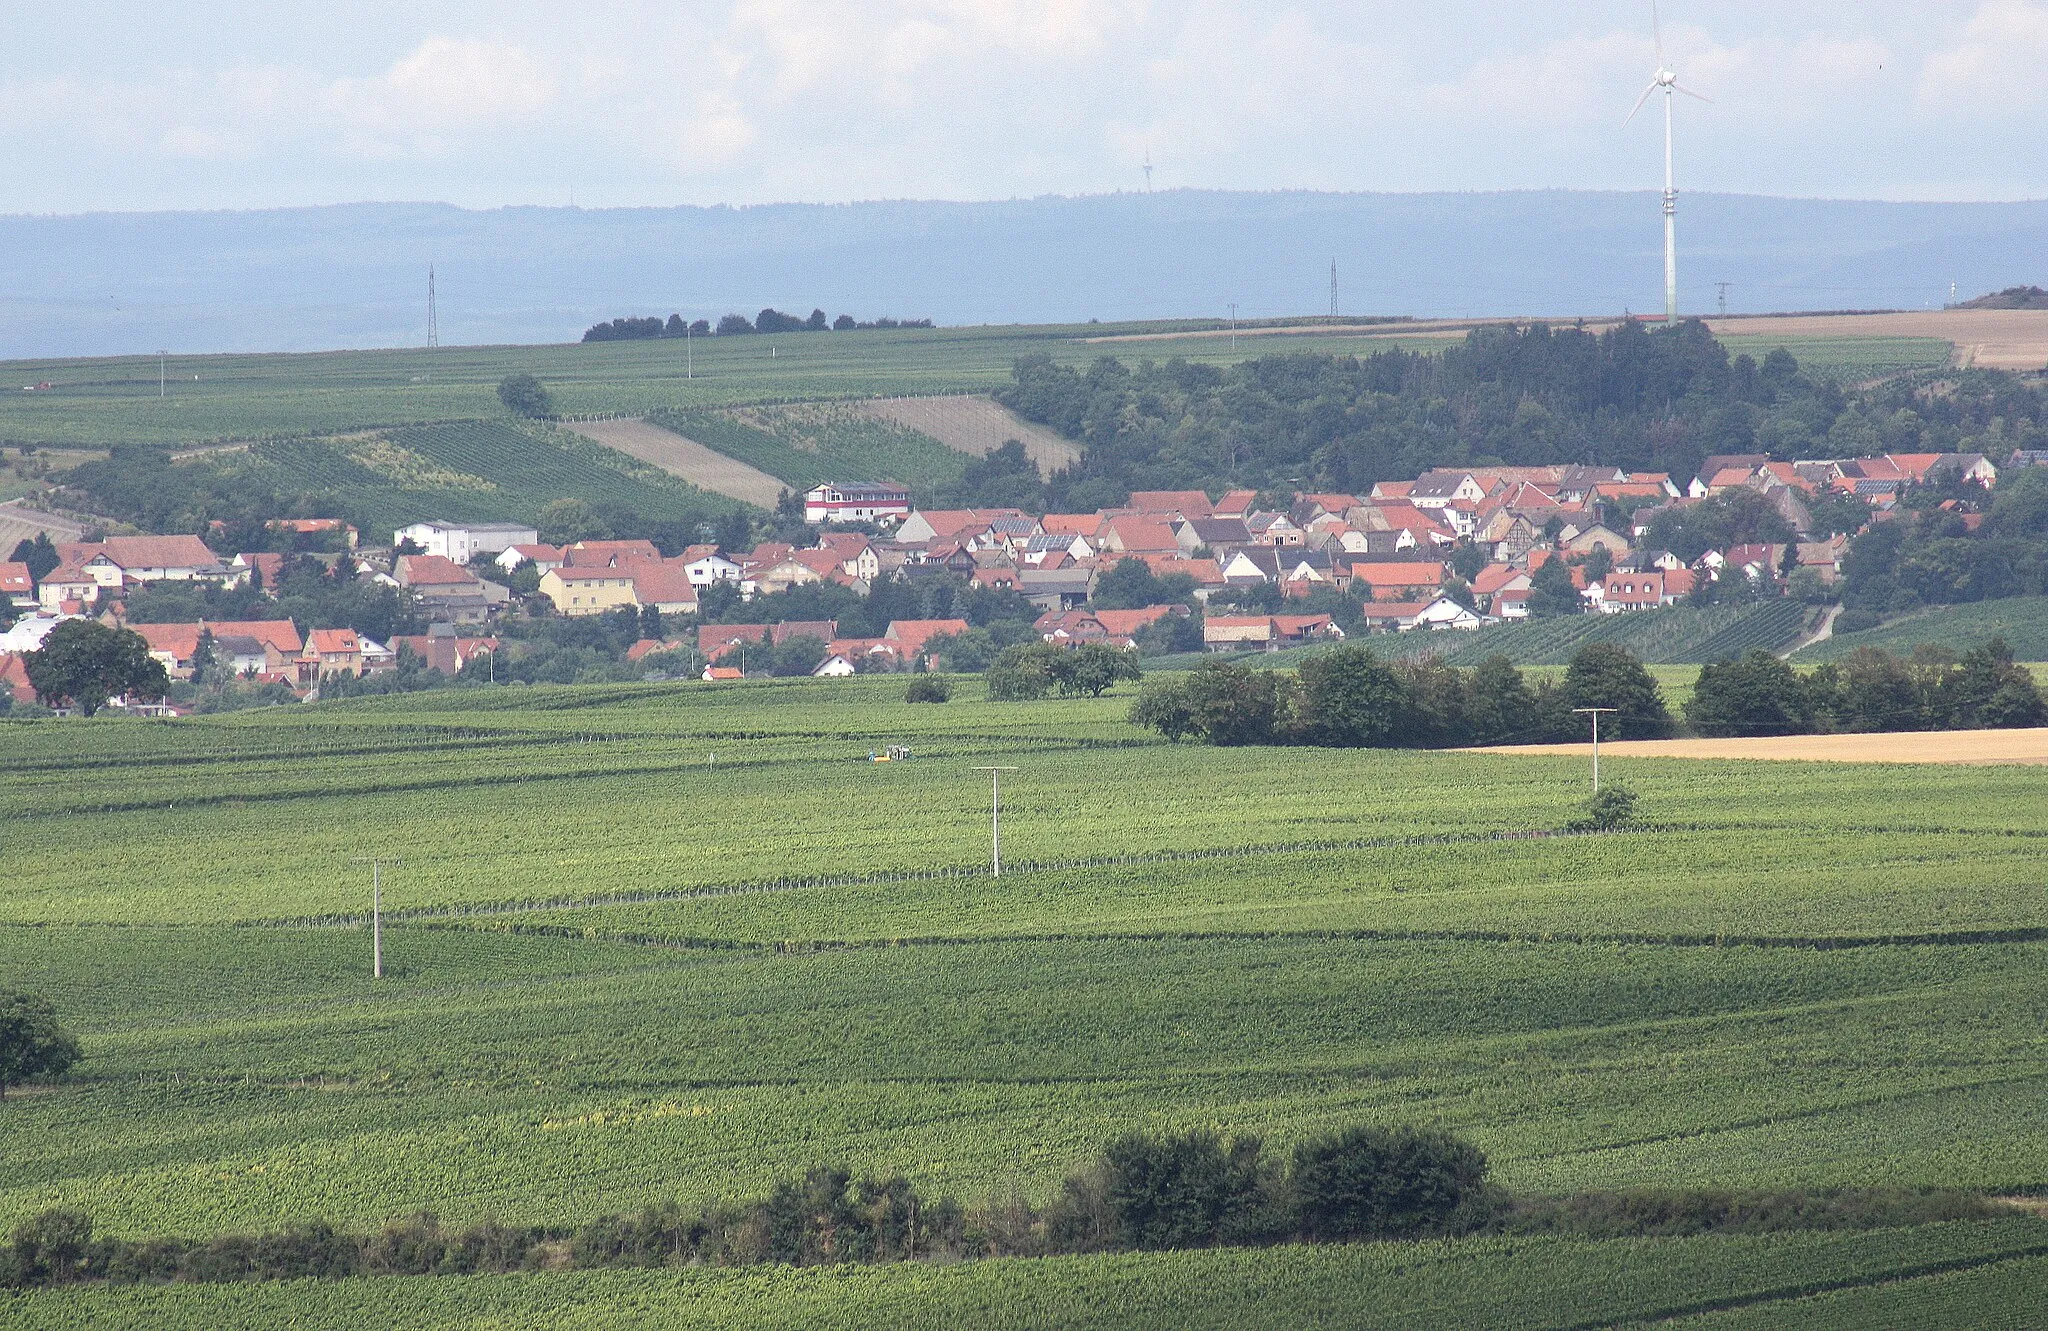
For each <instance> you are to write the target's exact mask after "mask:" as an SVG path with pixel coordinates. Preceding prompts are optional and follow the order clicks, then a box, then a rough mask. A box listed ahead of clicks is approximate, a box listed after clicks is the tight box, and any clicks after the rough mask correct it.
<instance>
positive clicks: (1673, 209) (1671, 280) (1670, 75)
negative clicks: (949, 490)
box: [1621, 0, 1713, 325]
mask: <svg viewBox="0 0 2048 1331" xmlns="http://www.w3.org/2000/svg"><path fill="white" fill-rule="evenodd" d="M1650 31H1651V33H1652V35H1653V36H1654V37H1655V38H1656V42H1657V72H1656V73H1655V74H1653V75H1651V76H1650V86H1649V87H1647V88H1645V89H1643V95H1642V96H1641V97H1638V98H1636V104H1635V109H1634V110H1632V111H1630V112H1629V113H1628V120H1624V121H1622V122H1621V123H1622V124H1623V126H1627V124H1628V123H1629V121H1631V120H1634V119H1635V118H1636V112H1637V111H1640V110H1642V109H1643V103H1645V102H1647V101H1649V100H1650V97H1651V95H1652V94H1653V93H1656V92H1660V91H1661V92H1662V93H1663V94H1664V322H1665V323H1666V324H1667V325H1670V324H1675V323H1677V322H1678V187H1677V184H1676V183H1675V181H1674V180H1673V177H1672V170H1671V162H1672V157H1671V95H1672V94H1673V93H1678V92H1682V93H1684V94H1685V95H1686V96H1688V97H1697V98H1699V100H1700V101H1703V102H1711V101H1712V100H1713V98H1711V97H1701V96H1700V94H1698V93H1696V92H1694V91H1693V90H1692V89H1691V88H1685V87H1680V86H1679V83H1678V75H1677V74H1676V73H1674V72H1673V71H1672V69H1671V66H1670V65H1669V64H1667V63H1666V62H1665V60H1664V25H1663V23H1662V22H1661V21H1660V20H1659V19H1658V17H1657V0H1650Z"/></svg>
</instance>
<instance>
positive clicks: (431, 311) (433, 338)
mask: <svg viewBox="0 0 2048 1331" xmlns="http://www.w3.org/2000/svg"><path fill="white" fill-rule="evenodd" d="M427 345H428V346H430V347H438V346H440V345H441V312H440V310H439V309H438V308H437V307H436V306H435V302H434V265H432V264H428V265H427Z"/></svg>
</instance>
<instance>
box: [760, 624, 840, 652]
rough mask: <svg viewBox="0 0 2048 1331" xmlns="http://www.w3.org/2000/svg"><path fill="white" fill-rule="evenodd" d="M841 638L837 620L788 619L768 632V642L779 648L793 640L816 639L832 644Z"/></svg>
mask: <svg viewBox="0 0 2048 1331" xmlns="http://www.w3.org/2000/svg"><path fill="white" fill-rule="evenodd" d="M838 636H839V621H838V620H836V619H786V620H784V621H783V622H782V623H780V624H777V625H776V626H775V627H774V628H772V629H770V630H768V640H769V641H770V642H772V643H775V644H776V645H777V646H780V645H781V644H783V643H785V642H788V641H789V640H790V639H791V638H816V639H817V640H818V641H819V642H831V641H832V640H833V639H835V638H837V637H838Z"/></svg>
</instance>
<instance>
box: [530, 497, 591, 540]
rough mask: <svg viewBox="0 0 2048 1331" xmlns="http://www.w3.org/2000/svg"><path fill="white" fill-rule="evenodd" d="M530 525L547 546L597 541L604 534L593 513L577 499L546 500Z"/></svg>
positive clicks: (587, 505) (582, 501)
mask: <svg viewBox="0 0 2048 1331" xmlns="http://www.w3.org/2000/svg"><path fill="white" fill-rule="evenodd" d="M533 525H534V527H535V528H536V529H537V530H538V531H539V532H540V538H541V539H542V540H543V541H546V542H547V543H548V544H549V545H573V544H574V543H575V542H577V541H591V540H599V539H602V537H603V535H604V532H605V526H604V524H603V523H602V522H601V521H599V519H598V516H597V510H596V509H594V508H592V507H591V506H590V505H589V503H588V502H586V501H584V500H581V499H550V500H549V501H548V502H547V503H545V504H542V505H541V508H540V512H538V513H536V514H534V520H533Z"/></svg>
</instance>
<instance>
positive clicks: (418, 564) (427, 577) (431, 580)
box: [397, 555, 477, 587]
mask: <svg viewBox="0 0 2048 1331" xmlns="http://www.w3.org/2000/svg"><path fill="white" fill-rule="evenodd" d="M397 564H398V568H397V572H398V584H399V586H401V587H473V586H475V585H476V582H477V577H476V575H475V574H474V573H471V572H470V571H469V570H468V569H466V568H464V567H463V566H462V565H460V564H458V563H456V562H455V561H454V560H452V559H448V558H446V557H444V556H441V555H400V556H399V557H398V560H397Z"/></svg>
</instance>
